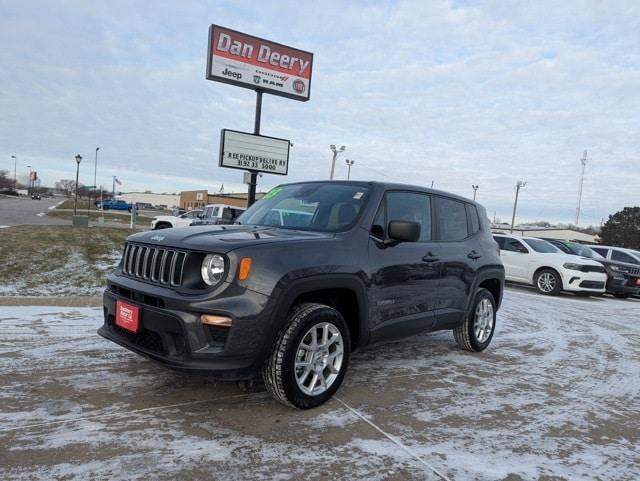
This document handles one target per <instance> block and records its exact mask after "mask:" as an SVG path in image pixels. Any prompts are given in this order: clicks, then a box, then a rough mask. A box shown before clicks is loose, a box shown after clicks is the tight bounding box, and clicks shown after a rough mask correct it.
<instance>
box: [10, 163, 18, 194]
mask: <svg viewBox="0 0 640 481" xmlns="http://www.w3.org/2000/svg"><path fill="white" fill-rule="evenodd" d="M11 158H12V159H13V191H14V192H15V191H16V167H17V165H18V159H17V158H16V156H15V155H12V156H11Z"/></svg>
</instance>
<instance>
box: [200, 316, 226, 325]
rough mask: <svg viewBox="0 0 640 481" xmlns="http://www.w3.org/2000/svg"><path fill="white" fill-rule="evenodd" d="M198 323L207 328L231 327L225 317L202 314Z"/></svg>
mask: <svg viewBox="0 0 640 481" xmlns="http://www.w3.org/2000/svg"><path fill="white" fill-rule="evenodd" d="M200 322H201V323H202V324H208V325H209V326H220V327H231V323H232V321H231V318H230V317H225V316H214V315H213V314H202V315H201V316H200Z"/></svg>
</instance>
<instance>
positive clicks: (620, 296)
mask: <svg viewBox="0 0 640 481" xmlns="http://www.w3.org/2000/svg"><path fill="white" fill-rule="evenodd" d="M613 297H615V298H616V299H629V294H625V293H624V292H614V293H613Z"/></svg>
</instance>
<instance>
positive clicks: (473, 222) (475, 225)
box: [467, 204, 480, 235]
mask: <svg viewBox="0 0 640 481" xmlns="http://www.w3.org/2000/svg"><path fill="white" fill-rule="evenodd" d="M467 218H468V219H469V228H470V229H471V230H470V232H469V234H471V235H473V234H475V233H476V232H479V231H480V219H479V218H478V209H476V206H475V205H471V204H467Z"/></svg>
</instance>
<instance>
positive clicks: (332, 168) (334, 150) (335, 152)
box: [329, 144, 346, 180]
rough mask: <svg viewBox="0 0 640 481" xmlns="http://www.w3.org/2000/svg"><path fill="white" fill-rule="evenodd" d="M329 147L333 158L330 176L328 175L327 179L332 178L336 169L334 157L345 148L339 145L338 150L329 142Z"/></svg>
mask: <svg viewBox="0 0 640 481" xmlns="http://www.w3.org/2000/svg"><path fill="white" fill-rule="evenodd" d="M329 148H330V149H331V152H333V160H332V161H331V176H330V177H329V180H333V174H334V173H335V171H336V159H337V158H338V154H340V153H342V152H344V149H346V147H345V146H344V145H342V146H341V147H340V150H338V149H336V146H335V145H333V144H331V145H330V146H329Z"/></svg>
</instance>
